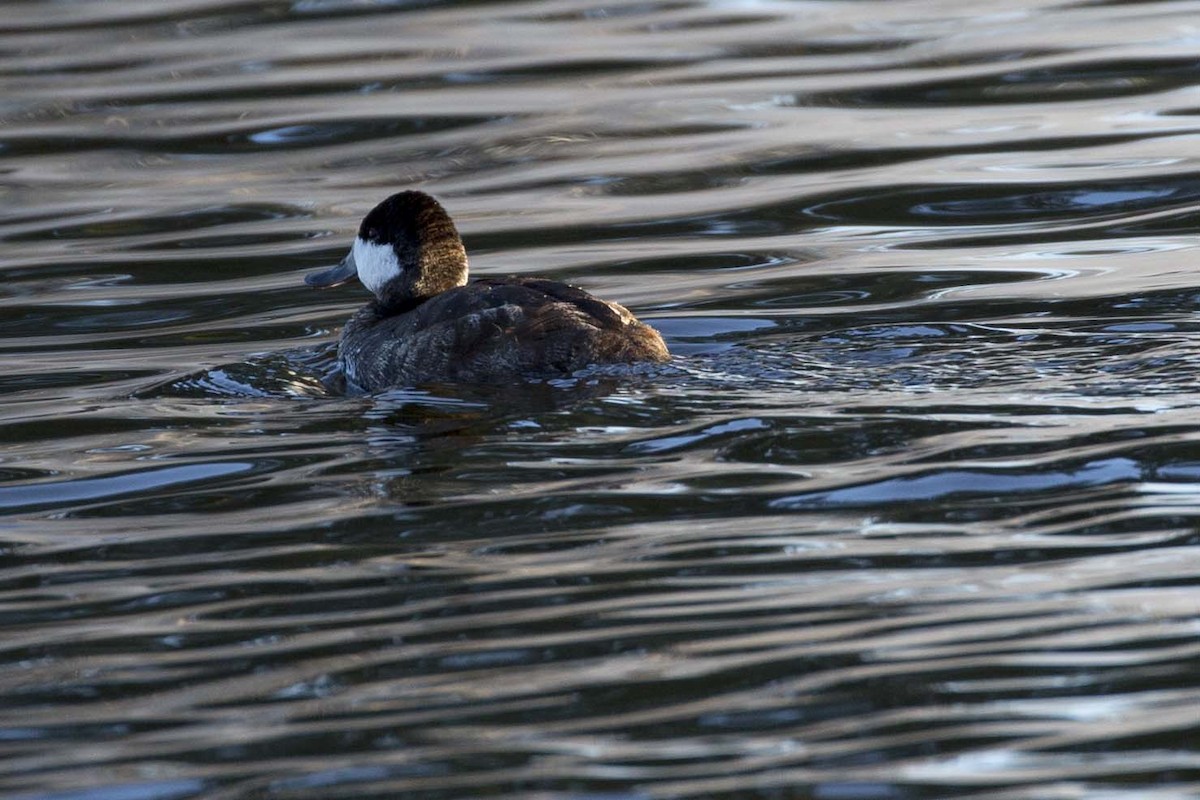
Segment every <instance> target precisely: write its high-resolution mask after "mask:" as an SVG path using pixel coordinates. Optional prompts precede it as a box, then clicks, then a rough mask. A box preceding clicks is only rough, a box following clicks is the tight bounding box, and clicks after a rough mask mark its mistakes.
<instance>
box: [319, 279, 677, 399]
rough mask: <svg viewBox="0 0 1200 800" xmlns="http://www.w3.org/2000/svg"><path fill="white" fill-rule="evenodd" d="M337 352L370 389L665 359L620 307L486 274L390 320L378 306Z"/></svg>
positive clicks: (361, 315) (661, 347)
mask: <svg viewBox="0 0 1200 800" xmlns="http://www.w3.org/2000/svg"><path fill="white" fill-rule="evenodd" d="M340 354H341V359H342V362H343V364H344V365H345V368H346V373H347V377H348V378H349V379H350V380H351V381H352V382H354V383H355V384H356V385H358V386H359V387H361V388H362V389H365V390H368V391H375V390H378V389H384V388H387V387H389V386H400V385H406V384H414V383H421V382H430V381H467V382H473V383H492V382H497V381H511V380H513V378H514V377H515V376H517V375H526V376H535V375H554V374H567V373H570V372H573V371H575V370H578V369H581V368H583V367H585V366H587V365H589V364H620V363H634V362H639V361H666V360H667V359H668V358H669V356H668V354H667V348H666V345H665V344H664V343H663V340H662V337H661V336H659V334H658V332H657V331H655V330H654V329H653V328H651V327H649V326H648V325H644V324H642V323H640V322H638V321H637V320H636V319H635V318H634V316H633V315H632V314H631V313H629V311H627V310H626V309H625V308H624V307H623V306H620V305H618V304H616V303H609V302H605V301H603V300H599V299H597V298H595V297H592V296H591V295H590V294H588V293H587V292H585V291H583V290H582V289H576V288H575V287H572V286H567V285H566V284H562V283H558V282H556V281H551V280H546V279H543V278H506V279H494V278H485V279H483V280H478V281H475V282H474V283H471V284H468V285H466V286H462V287H459V288H456V289H451V290H449V291H445V292H442V293H441V294H438V295H435V296H434V297H432V298H430V299H429V300H426V301H425V302H423V303H421V304H420V305H417V306H416V307H414V308H412V309H409V310H402V311H401V312H400V313H396V314H391V315H385V314H384V313H383V311H382V310H381V307H380V306H379V305H378V304H377V303H372V304H370V305H368V306H367V307H366V308H364V309H362V310H361V311H359V312H358V313H357V314H355V315H354V317H352V318H351V320H350V321H349V323H347V325H346V329H345V331H343V333H342V344H341V350H340Z"/></svg>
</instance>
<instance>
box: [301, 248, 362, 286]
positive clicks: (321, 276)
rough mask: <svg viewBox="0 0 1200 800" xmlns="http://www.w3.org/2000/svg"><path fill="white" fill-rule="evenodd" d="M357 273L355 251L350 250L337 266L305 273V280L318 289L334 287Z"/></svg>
mask: <svg viewBox="0 0 1200 800" xmlns="http://www.w3.org/2000/svg"><path fill="white" fill-rule="evenodd" d="M357 275H358V268H357V267H356V266H355V264H354V253H353V252H350V253H347V254H346V257H345V258H343V259H342V260H341V262H340V263H339V264H338V265H337V266H335V267H330V268H329V269H325V270H321V271H320V272H311V273H309V274H308V275H305V276H304V282H305V283H307V284H308V285H309V286H315V287H316V288H318V289H332V288H333V287H334V286H341V285H342V284H343V283H346V282H347V281H349V280H351V279H352V278H354V277H355V276H357Z"/></svg>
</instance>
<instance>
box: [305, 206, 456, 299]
mask: <svg viewBox="0 0 1200 800" xmlns="http://www.w3.org/2000/svg"><path fill="white" fill-rule="evenodd" d="M355 274H357V275H358V279H359V280H360V281H361V282H362V284H363V286H366V287H367V288H368V289H370V290H371V291H372V292H373V293H374V294H375V297H376V298H378V300H379V303H380V304H381V305H382V306H384V307H385V308H402V307H405V306H412V305H416V304H418V303H420V302H422V301H424V300H428V299H429V298H430V297H433V296H434V295H436V294H440V293H441V292H444V291H446V290H447V289H453V288H454V287H455V286H462V285H463V284H465V283H466V282H467V252H466V250H465V249H463V243H462V239H460V238H459V236H458V231H457V230H456V229H455V227H454V222H453V221H452V220H451V219H450V215H449V214H447V213H446V210H445V209H443V208H442V206H441V204H439V203H438V201H437V200H434V199H433V198H432V197H430V196H429V195H427V194H425V193H424V192H417V191H408V192H399V193H398V194H394V195H392V196H391V197H389V198H388V199H386V200H384V201H383V202H382V203H380V204H379V205H377V206H375V207H374V208H373V209H371V211H370V213H369V214H367V216H365V217H363V221H362V224H361V225H359V226H358V236H356V237H355V239H354V245H353V247H351V248H350V253H349V255H347V256H346V257H345V258H344V259H343V260H342V263H340V264H338V265H337V266H336V267H333V268H332V269H328V270H325V271H324V272H317V273H313V274H311V275H309V276H307V277H306V278H305V279H304V281H305V283H307V284H308V285H309V286H320V287H327V286H337V285H339V284H341V283H345V282H346V281H348V280H349V279H350V278H352V277H354V275H355Z"/></svg>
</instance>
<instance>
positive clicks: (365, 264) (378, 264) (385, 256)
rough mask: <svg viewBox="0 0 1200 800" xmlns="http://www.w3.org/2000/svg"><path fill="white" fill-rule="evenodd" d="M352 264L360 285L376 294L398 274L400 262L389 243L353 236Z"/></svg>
mask: <svg viewBox="0 0 1200 800" xmlns="http://www.w3.org/2000/svg"><path fill="white" fill-rule="evenodd" d="M352 252H353V253H354V266H355V268H356V269H357V270H358V279H359V280H360V281H362V285H363V286H365V287H367V288H368V289H370V290H371V291H372V292H373V293H374V294H376V295H378V294H379V293H380V291H382V290H383V287H384V286H385V285H386V284H387V282H388V281H390V280H391V279H392V278H395V277H396V276H398V275H399V274H400V262H399V261H397V260H396V251H395V250H393V249H392V246H391V245H390V244H373V243H372V242H367V241H364V240H362V239H360V238H358V237H357V236H356V237H354V248H353V251H352Z"/></svg>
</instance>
